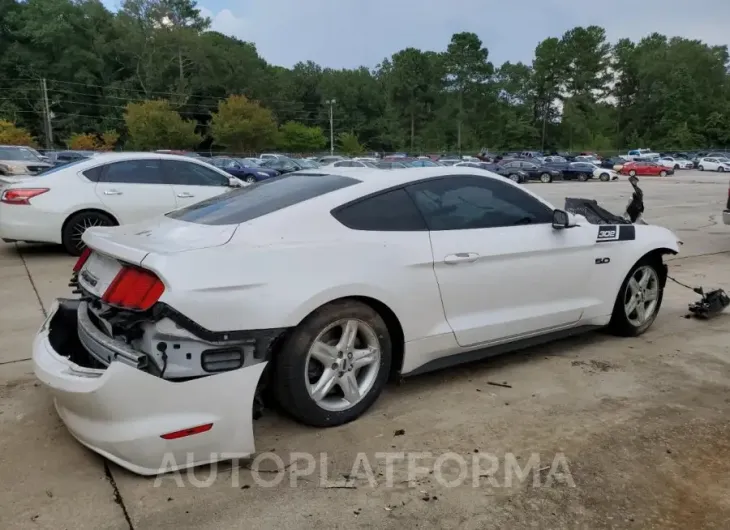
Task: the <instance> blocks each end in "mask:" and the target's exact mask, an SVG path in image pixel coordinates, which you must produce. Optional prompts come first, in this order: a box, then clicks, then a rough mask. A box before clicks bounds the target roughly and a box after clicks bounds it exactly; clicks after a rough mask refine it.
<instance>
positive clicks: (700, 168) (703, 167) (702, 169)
mask: <svg viewBox="0 0 730 530" xmlns="http://www.w3.org/2000/svg"><path fill="white" fill-rule="evenodd" d="M697 169H699V170H700V171H704V170H705V166H699V167H698V168H697Z"/></svg>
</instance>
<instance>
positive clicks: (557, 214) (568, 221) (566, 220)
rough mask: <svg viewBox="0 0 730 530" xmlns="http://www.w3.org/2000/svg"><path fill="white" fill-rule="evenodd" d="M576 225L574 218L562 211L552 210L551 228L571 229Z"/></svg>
mask: <svg viewBox="0 0 730 530" xmlns="http://www.w3.org/2000/svg"><path fill="white" fill-rule="evenodd" d="M574 226H577V225H576V221H575V218H573V217H572V216H571V215H570V214H569V213H568V212H566V211H564V210H553V228H555V229H556V230H562V229H564V228H572V227H574Z"/></svg>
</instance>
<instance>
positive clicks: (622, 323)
mask: <svg viewBox="0 0 730 530" xmlns="http://www.w3.org/2000/svg"><path fill="white" fill-rule="evenodd" d="M664 274H666V265H664V264H663V263H662V260H661V258H660V257H658V256H655V257H647V258H644V259H642V260H640V261H639V262H638V263H636V264H635V265H634V266H633V267H632V268H631V271H630V272H629V274H628V275H627V276H626V278H625V279H624V281H623V283H622V284H621V289H619V293H618V295H617V296H616V302H615V304H614V308H613V314H612V315H611V322H610V323H609V329H610V330H611V331H612V332H613V333H615V334H616V335H619V336H622V337H636V336H638V335H641V334H642V333H644V332H645V331H646V330H647V329H649V327H650V326H651V325H652V324H653V323H654V320H655V319H656V317H657V315H658V314H659V308H660V307H661V305H662V299H663V297H664V283H665V282H666V277H665V276H664Z"/></svg>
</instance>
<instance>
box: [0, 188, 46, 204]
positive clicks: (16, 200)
mask: <svg viewBox="0 0 730 530" xmlns="http://www.w3.org/2000/svg"><path fill="white" fill-rule="evenodd" d="M47 191H50V190H49V189H48V188H16V189H11V190H5V191H4V192H3V194H2V197H0V202H4V203H5V204H30V200H31V199H32V198H33V197H37V196H38V195H41V194H42V193H46V192H47Z"/></svg>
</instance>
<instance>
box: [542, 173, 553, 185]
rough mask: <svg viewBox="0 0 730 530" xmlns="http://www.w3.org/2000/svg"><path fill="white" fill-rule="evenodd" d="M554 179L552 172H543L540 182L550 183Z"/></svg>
mask: <svg viewBox="0 0 730 530" xmlns="http://www.w3.org/2000/svg"><path fill="white" fill-rule="evenodd" d="M552 181H553V176H552V175H551V174H550V173H543V174H542V175H540V182H542V183H544V184H549V183H550V182H552Z"/></svg>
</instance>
